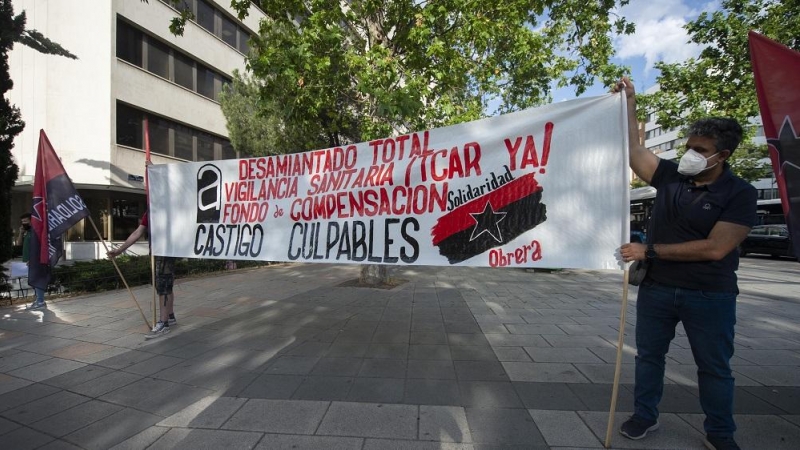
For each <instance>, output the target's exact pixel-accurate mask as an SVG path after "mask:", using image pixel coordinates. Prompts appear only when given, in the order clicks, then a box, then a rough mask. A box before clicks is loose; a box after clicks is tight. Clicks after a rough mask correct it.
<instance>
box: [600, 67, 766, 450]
mask: <svg viewBox="0 0 800 450" xmlns="http://www.w3.org/2000/svg"><path fill="white" fill-rule="evenodd" d="M614 91H615V92H624V95H625V96H626V98H627V103H628V128H629V130H628V131H629V140H630V166H631V169H633V171H634V172H635V173H636V174H637V175H638V176H639V177H640V178H641V179H642V180H644V181H646V182H647V183H649V184H650V185H651V186H653V187H655V188H656V189H657V190H658V192H657V194H656V200H655V205H654V208H653V215H652V218H651V219H650V226H649V227H648V230H647V231H648V242H647V243H646V244H625V245H623V246H622V248H621V249H620V254H621V256H622V258H623V260H624V261H626V262H630V261H636V260H645V259H646V260H648V261H649V262H650V268H649V270H648V272H647V275H646V277H645V279H644V281H643V282H642V283H641V285H640V286H639V296H638V299H637V304H636V350H637V354H636V386H635V389H634V414H633V416H631V418H630V419H628V421H626V422H625V423H624V424H622V427H621V428H620V433H621V434H622V435H623V436H625V437H627V438H630V439H641V438H643V437H645V436H646V435H647V433H648V432H649V431H654V430H656V429H657V428H658V404H659V402H660V401H661V396H662V394H663V390H664V367H665V356H666V354H667V351H668V350H669V345H670V341H672V339H673V338H674V337H675V327H676V325H677V324H678V322H682V323H683V327H684V329H685V330H686V336H687V338H688V339H689V344H690V345H691V348H692V354H693V355H694V360H695V363H696V364H697V381H698V385H699V388H700V405H701V406H702V408H703V412H705V415H706V419H705V422H704V424H703V425H704V428H705V431H706V438H705V440H704V443H705V445H706V447H708V448H709V449H712V450H721V449H738V448H739V447H738V445H736V442H735V441H734V439H733V434H734V432H735V431H736V424H735V423H734V421H733V392H734V379H733V376H732V374H731V367H730V359H731V357H732V356H733V336H734V325H735V324H736V296H737V294H738V293H739V289H738V287H737V284H736V269H737V268H738V266H739V252H738V251H737V246H738V245H739V244H740V243H741V242H742V241H743V240H744V239H745V237H747V233H748V232H749V231H750V228H752V226H753V225H755V223H756V198H757V194H756V190H755V188H754V187H753V186H752V185H750V184H749V183H747V182H745V181H744V180H742V179H740V178H738V177H737V176H735V175H733V173H732V172H731V170H730V167H729V165H728V163H727V159H728V158H730V156H731V154H732V153H733V151H734V150H735V149H736V147H737V146H738V145H739V142H740V141H741V139H742V128H741V126H739V124H738V123H737V122H736V121H735V120H733V119H727V118H708V119H703V120H699V121H697V122H695V123H693V124H692V125H690V126H689V129H688V130H687V138H688V140H687V141H686V153H685V154H684V156H683V157H681V160H680V163H679V164H675V163H674V162H672V161H667V160H662V159H660V158H659V157H658V156H656V155H655V154H654V153H652V152H650V151H649V150H647V149H646V148H645V147H644V146H643V145H641V144H640V143H639V135H638V123H637V121H636V97H635V90H634V87H633V83H631V81H630V80H629V79H628V78H623V79H622V80H621V81H620V83H619V84H618V85H617V86H616V88H615V89H614Z"/></svg>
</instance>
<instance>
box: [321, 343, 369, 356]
mask: <svg viewBox="0 0 800 450" xmlns="http://www.w3.org/2000/svg"><path fill="white" fill-rule="evenodd" d="M367 349H369V344H360V343H355V342H335V343H333V344H332V345H331V346H330V347H329V348H328V352H327V353H326V354H325V356H326V357H328V358H347V357H349V358H363V357H364V355H365V354H366V353H367Z"/></svg>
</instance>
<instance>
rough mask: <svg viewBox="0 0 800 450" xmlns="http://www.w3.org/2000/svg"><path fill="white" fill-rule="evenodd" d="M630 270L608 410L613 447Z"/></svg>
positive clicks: (625, 282) (624, 286) (626, 277)
mask: <svg viewBox="0 0 800 450" xmlns="http://www.w3.org/2000/svg"><path fill="white" fill-rule="evenodd" d="M629 277H630V271H629V270H628V269H627V268H626V269H625V275H624V276H623V280H622V283H623V284H622V311H620V314H619V337H618V338H617V363H616V366H615V367H614V383H613V385H612V386H613V387H612V388H611V408H610V409H609V412H608V427H607V428H606V440H605V442H604V443H603V446H604V447H605V448H611V430H612V429H613V428H614V414H616V411H617V396H618V394H619V379H620V374H621V372H622V347H623V345H625V342H624V338H625V314H626V313H627V312H628V280H629Z"/></svg>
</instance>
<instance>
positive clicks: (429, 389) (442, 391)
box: [403, 379, 461, 406]
mask: <svg viewBox="0 0 800 450" xmlns="http://www.w3.org/2000/svg"><path fill="white" fill-rule="evenodd" d="M403 403H409V404H415V405H451V406H461V394H460V391H459V388H458V384H457V383H456V382H455V381H452V380H427V379H421V380H416V379H407V380H406V391H405V394H404V395H403Z"/></svg>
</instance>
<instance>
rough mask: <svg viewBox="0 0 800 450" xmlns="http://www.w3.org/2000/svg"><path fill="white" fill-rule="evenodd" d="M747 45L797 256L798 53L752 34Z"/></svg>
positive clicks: (799, 252) (799, 188) (799, 232)
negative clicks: (748, 45)
mask: <svg viewBox="0 0 800 450" xmlns="http://www.w3.org/2000/svg"><path fill="white" fill-rule="evenodd" d="M749 41H750V59H751V61H752V63H753V74H754V75H755V82H756V92H757V93H758V104H759V106H760V107H761V120H762V121H763V123H764V134H765V135H766V136H767V144H768V145H769V157H770V159H771V160H772V169H773V171H774V172H775V179H776V180H777V182H778V190H779V192H780V196H781V204H782V206H783V213H784V215H785V216H786V224H787V225H788V228H789V234H790V236H791V237H792V240H793V241H794V250H795V254H796V255H800V136H798V131H796V130H798V129H800V75H798V74H800V53H798V52H796V51H794V50H792V49H790V48H789V47H786V46H784V45H781V44H779V43H777V42H775V41H773V40H771V39H768V38H766V37H764V36H762V35H760V34H758V33H755V32H752V31H751V32H750V34H749Z"/></svg>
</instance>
